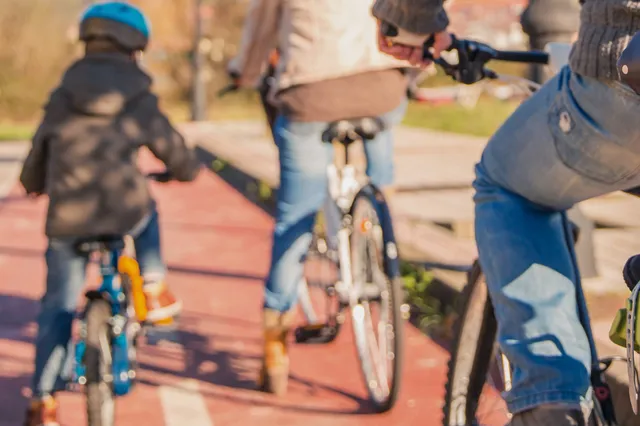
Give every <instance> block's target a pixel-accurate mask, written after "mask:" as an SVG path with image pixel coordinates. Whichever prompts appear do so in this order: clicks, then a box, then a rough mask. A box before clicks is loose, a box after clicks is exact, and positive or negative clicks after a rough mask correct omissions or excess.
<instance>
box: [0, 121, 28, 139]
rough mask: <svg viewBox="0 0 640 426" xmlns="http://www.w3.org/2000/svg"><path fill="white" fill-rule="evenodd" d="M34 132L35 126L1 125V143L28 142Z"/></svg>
mask: <svg viewBox="0 0 640 426" xmlns="http://www.w3.org/2000/svg"><path fill="white" fill-rule="evenodd" d="M33 132H34V126H33V125H27V124H13V123H0V142H6V141H22V140H28V139H31V136H33Z"/></svg>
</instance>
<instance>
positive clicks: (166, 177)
mask: <svg viewBox="0 0 640 426" xmlns="http://www.w3.org/2000/svg"><path fill="white" fill-rule="evenodd" d="M147 179H150V180H154V181H156V182H161V183H167V182H169V181H171V180H173V176H172V175H171V173H169V171H167V170H165V171H163V172H153V173H149V174H147Z"/></svg>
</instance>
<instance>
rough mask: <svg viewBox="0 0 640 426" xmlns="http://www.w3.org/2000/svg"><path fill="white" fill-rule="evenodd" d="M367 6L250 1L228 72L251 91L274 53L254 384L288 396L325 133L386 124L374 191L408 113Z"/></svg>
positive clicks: (322, 184)
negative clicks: (352, 122)
mask: <svg viewBox="0 0 640 426" xmlns="http://www.w3.org/2000/svg"><path fill="white" fill-rule="evenodd" d="M372 5H373V1H372V0H348V1H346V0H323V1H309V0H286V1H285V0H252V1H251V3H250V7H249V12H248V16H247V18H246V23H245V27H244V33H243V37H242V42H241V45H240V51H239V53H238V56H237V57H236V58H235V59H234V60H233V61H232V62H231V63H230V64H229V71H230V72H233V73H234V74H235V75H238V76H240V84H241V85H244V86H252V87H255V86H257V85H258V84H259V83H260V77H261V75H262V73H263V71H264V70H265V69H266V64H267V60H268V57H269V55H270V53H271V52H272V50H273V49H274V48H275V47H276V46H277V47H278V50H279V53H280V60H279V61H278V65H277V68H276V72H275V80H274V85H273V87H272V90H271V93H270V98H271V100H272V101H273V102H275V104H276V105H277V107H278V110H279V115H278V117H277V119H276V121H275V125H274V132H273V133H274V138H275V141H276V144H277V145H278V149H279V152H280V190H279V192H278V200H277V207H276V210H277V213H276V226H275V231H274V236H273V249H272V259H271V267H270V271H269V275H268V278H267V280H266V283H265V301H264V337H265V355H264V363H263V368H262V374H261V375H260V383H259V386H260V387H261V388H262V389H263V390H265V391H267V392H272V393H276V394H282V393H284V392H285V391H286V387H287V379H288V366H289V359H288V356H287V349H286V336H287V333H288V331H289V330H290V327H291V320H292V317H293V314H292V312H293V308H294V306H295V304H296V301H297V300H296V299H297V286H298V283H299V282H300V280H301V279H302V275H303V259H304V256H305V254H306V252H307V249H308V247H309V244H310V241H311V231H312V227H313V224H314V219H315V216H316V213H317V212H318V210H319V209H320V207H321V206H322V203H323V201H324V197H325V194H326V187H327V177H326V168H327V166H328V165H329V164H330V162H331V161H332V159H333V151H332V147H331V145H330V144H327V143H323V142H322V133H323V132H324V131H325V130H326V128H327V126H328V125H329V124H330V123H331V122H332V121H336V120H340V119H347V118H358V117H372V116H375V117H382V118H383V120H384V121H385V122H386V124H387V129H388V130H386V131H384V132H382V133H379V134H378V135H377V136H376V137H375V138H374V139H373V140H369V141H366V143H365V151H366V157H367V163H368V165H367V174H368V175H369V177H370V178H371V180H372V181H373V182H374V183H375V184H376V185H378V186H380V187H385V186H388V185H390V184H391V183H392V180H393V162H392V159H393V153H392V149H393V140H392V133H391V127H392V126H393V125H395V124H397V123H398V122H400V121H401V119H402V117H403V115H404V111H405V108H406V89H407V83H406V80H405V77H404V74H403V68H404V67H406V66H407V64H406V63H405V62H400V61H398V60H396V59H393V58H391V57H389V56H387V55H385V54H383V53H380V51H379V50H378V46H377V39H376V34H377V24H376V21H375V19H374V18H373V16H372V15H371V7H372Z"/></svg>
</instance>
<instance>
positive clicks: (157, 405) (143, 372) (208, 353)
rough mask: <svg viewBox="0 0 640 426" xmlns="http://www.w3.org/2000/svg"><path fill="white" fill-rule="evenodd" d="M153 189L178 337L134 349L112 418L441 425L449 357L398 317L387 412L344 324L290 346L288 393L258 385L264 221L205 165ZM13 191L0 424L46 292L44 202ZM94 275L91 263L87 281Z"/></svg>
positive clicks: (19, 391)
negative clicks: (133, 366)
mask: <svg viewBox="0 0 640 426" xmlns="http://www.w3.org/2000/svg"><path fill="white" fill-rule="evenodd" d="M144 164H145V165H146V166H148V167H153V166H157V165H156V164H153V162H150V161H148V160H146V161H145V162H144ZM153 191H154V194H155V195H156V198H157V201H158V204H159V210H160V218H161V228H162V245H163V250H164V256H165V258H166V261H167V263H168V266H169V270H170V273H169V284H170V285H171V286H172V288H173V290H174V291H175V292H176V293H177V294H178V296H179V297H180V298H182V300H183V301H184V304H185V310H184V314H183V315H182V318H181V321H180V325H179V331H178V332H177V335H178V340H179V344H160V345H156V346H149V345H146V346H143V348H142V350H141V353H140V360H141V364H142V366H141V369H140V371H139V383H138V385H137V386H136V388H135V389H134V391H133V392H132V393H131V394H130V395H128V396H126V397H124V398H122V399H119V400H118V412H117V421H116V424H117V425H122V426H129V425H145V426H147V425H154V426H155V425H166V426H177V425H185V426H187V425H189V426H211V425H216V426H235V425H242V426H244V425H253V424H260V425H265V426H268V425H278V426H288V425H305V426H329V425H331V426H340V425H344V426H357V425H365V424H366V425H370V426H376V425H439V424H440V421H441V411H440V410H441V404H442V395H443V388H444V381H445V373H446V362H447V358H448V354H447V352H446V351H445V350H444V349H442V348H441V347H440V346H438V345H437V344H436V343H435V342H433V341H431V340H430V339H428V338H427V337H425V336H424V335H422V334H421V333H420V332H419V331H417V330H416V329H415V328H413V327H412V326H411V325H408V324H407V325H406V349H405V368H404V373H403V382H402V389H401V392H400V397H399V401H398V403H397V405H396V407H395V408H394V409H393V410H392V411H391V412H389V413H385V414H375V413H374V411H373V410H372V408H371V406H370V404H369V403H368V402H367V395H366V391H365V388H364V385H363V382H362V376H361V373H360V370H359V365H358V362H357V356H356V352H355V349H354V345H353V343H352V336H351V332H350V330H349V329H348V328H345V329H343V332H342V333H340V335H339V337H338V339H337V340H336V341H335V342H333V343H332V344H330V345H325V346H302V345H296V344H292V345H291V364H292V365H291V380H290V391H289V393H288V395H287V396H285V397H282V398H277V397H274V396H270V395H266V394H263V393H259V392H256V391H255V390H254V381H255V378H256V376H257V372H258V368H259V357H260V353H261V322H260V319H261V317H260V313H261V302H262V282H263V279H264V276H265V273H266V272H267V267H268V262H269V255H270V244H271V229H272V226H273V220H272V218H271V217H270V216H269V215H268V214H266V213H264V212H263V211H262V210H261V209H259V208H258V207H256V206H255V205H254V204H252V203H251V202H250V201H248V200H247V199H246V198H244V197H243V195H242V194H240V193H239V192H237V191H236V190H235V189H233V188H232V187H231V186H229V185H228V184H227V183H225V182H224V181H223V180H222V179H221V178H219V177H218V176H216V175H215V174H214V173H212V172H210V171H208V170H204V171H203V172H202V173H201V175H200V176H199V177H198V179H197V180H196V181H195V182H193V183H191V184H179V183H169V184H153ZM20 194H21V191H20V189H19V188H18V187H17V186H16V188H15V189H14V191H13V193H12V194H10V196H9V197H8V198H6V199H5V200H4V201H0V426H19V425H20V424H21V419H22V415H23V412H24V409H25V404H26V396H28V392H29V391H28V388H29V376H30V372H31V370H32V368H33V366H32V362H33V353H34V352H33V339H34V333H35V325H34V320H35V318H36V315H37V311H38V299H39V297H40V296H41V294H42V292H43V289H44V276H45V265H44V258H43V252H44V249H45V246H46V240H45V238H44V235H43V229H44V218H45V211H46V200H43V199H42V200H37V201H34V200H31V199H27V198H25V197H22V196H21V195H20ZM96 280H97V278H96V275H95V270H92V271H90V276H89V278H88V282H89V283H95V282H96ZM61 413H62V416H61V417H62V419H61V420H62V422H63V425H64V426H80V425H84V424H86V420H85V415H84V405H83V398H82V395H81V394H80V393H73V392H69V393H66V394H65V395H64V396H63V397H62V398H61Z"/></svg>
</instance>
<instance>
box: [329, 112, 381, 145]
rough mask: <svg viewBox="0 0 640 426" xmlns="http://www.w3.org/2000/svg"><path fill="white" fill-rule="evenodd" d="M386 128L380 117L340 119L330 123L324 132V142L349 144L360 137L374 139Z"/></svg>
mask: <svg viewBox="0 0 640 426" xmlns="http://www.w3.org/2000/svg"><path fill="white" fill-rule="evenodd" d="M383 130H384V123H383V121H382V119H380V118H379V117H363V118H354V119H350V120H339V121H334V122H333V123H331V124H329V127H327V130H325V131H324V133H323V134H322V140H323V141H324V142H329V143H330V142H333V141H337V142H340V143H341V144H344V145H349V144H350V143H352V142H355V141H357V140H360V139H373V138H374V137H375V136H376V135H377V134H378V133H380V132H381V131H383Z"/></svg>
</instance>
